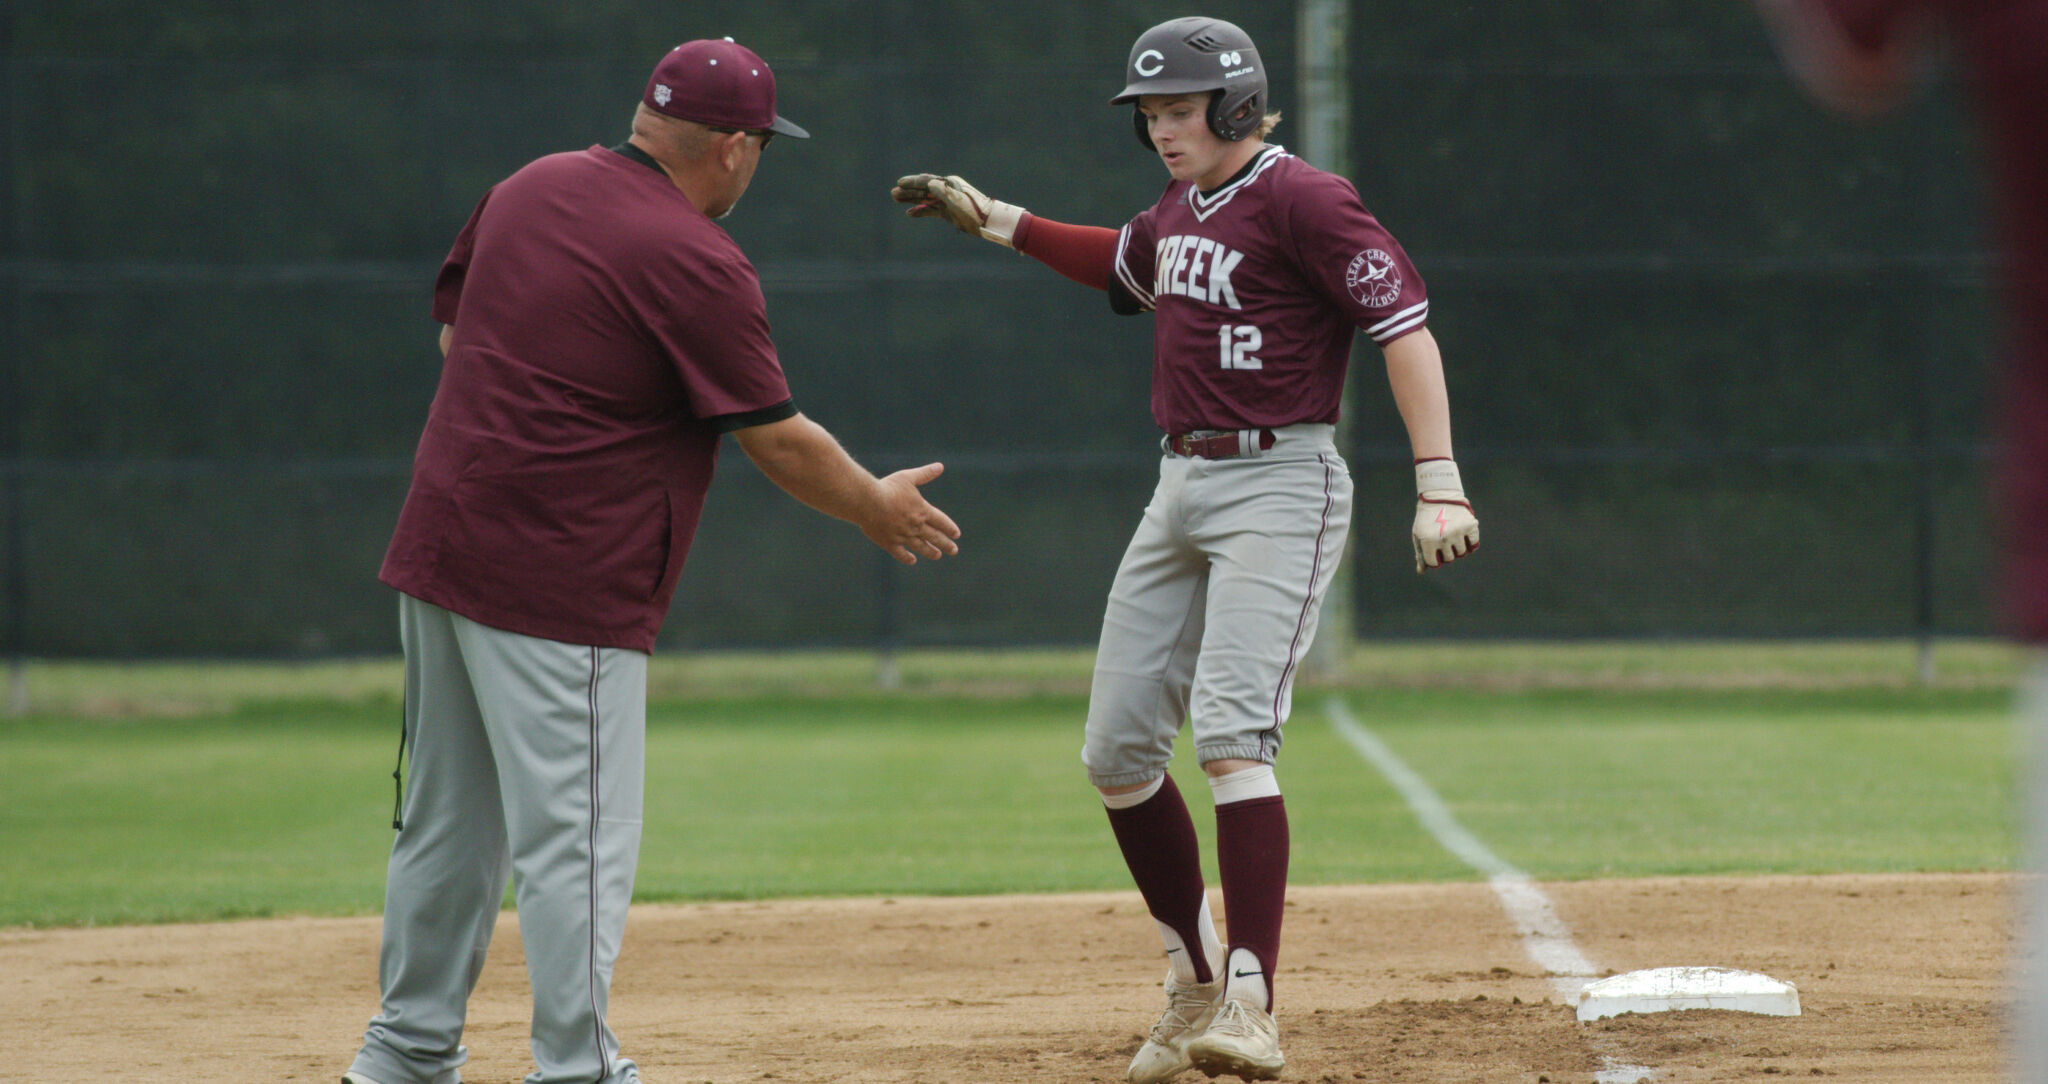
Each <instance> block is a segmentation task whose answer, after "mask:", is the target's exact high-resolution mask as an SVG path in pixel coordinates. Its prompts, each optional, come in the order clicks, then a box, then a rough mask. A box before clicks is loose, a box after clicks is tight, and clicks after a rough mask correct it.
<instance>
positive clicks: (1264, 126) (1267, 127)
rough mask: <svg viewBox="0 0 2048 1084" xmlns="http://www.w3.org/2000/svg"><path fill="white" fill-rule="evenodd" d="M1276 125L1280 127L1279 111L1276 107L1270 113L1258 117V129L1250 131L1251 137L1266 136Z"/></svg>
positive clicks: (1259, 137) (1262, 137)
mask: <svg viewBox="0 0 2048 1084" xmlns="http://www.w3.org/2000/svg"><path fill="white" fill-rule="evenodd" d="M1278 127H1280V111H1279V110H1278V109H1275V110H1273V111H1272V112H1271V113H1268V114H1266V115H1265V116H1263V117H1260V118H1259V127H1258V130H1257V131H1255V132H1253V133H1252V137H1253V138H1255V139H1264V138H1266V137H1267V136H1269V135H1272V134H1273V129H1275V128H1278Z"/></svg>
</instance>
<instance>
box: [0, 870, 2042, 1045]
mask: <svg viewBox="0 0 2048 1084" xmlns="http://www.w3.org/2000/svg"><path fill="white" fill-rule="evenodd" d="M2013 883H2014V881H2013V878H2011V877H2010V876H2006V875H1996V874H1975V875H1926V874H1921V875H1900V876H1889V875H1886V876H1834V877H1756V878H1690V879H1659V880H1637V881H1586V882H1573V883H1566V884H1555V885H1548V886H1545V888H1546V891H1547V892H1548V893H1549V894H1550V896H1551V898H1552V899H1553V900H1554V901H1555V902H1556V904H1557V909H1558V912H1559V914H1560V916H1561V917H1562V918H1563V920H1564V921H1565V922H1566V923H1567V924H1568V925H1569V926H1570V927H1571V930H1572V932H1573V934H1574V936H1575V938H1576V940H1577V942H1578V945H1579V947H1580V948H1581V949H1582V950H1583V951H1584V952H1585V954H1586V955H1587V956H1588V957H1590V958H1591V959H1592V960H1593V961H1594V962H1595V963H1596V964H1597V965H1599V966H1600V967H1602V968H1607V969H1611V970H1612V971H1615V972H1620V971H1629V970H1635V969H1638V968H1646V967H1664V966H1677V965H1717V966H1726V967H1739V968H1744V969H1748V970H1755V971H1762V972H1764V973H1766V974H1769V975H1772V976H1774V977H1776V978H1780V979H1785V980H1787V981H1790V982H1792V983H1794V984H1796V985H1797V986H1798V988H1799V992H1800V998H1801V1001H1802V1002H1803V1005H1804V1009H1805V1012H1804V1014H1803V1015H1801V1016H1799V1017H1794V1018H1775V1017H1762V1016H1752V1015H1747V1014H1739V1013H1729V1012H1698V1011H1695V1012H1683V1013H1662V1014H1656V1015H1650V1016H1626V1017H1617V1018H1614V1019H1612V1020H1607V1021H1601V1022H1598V1023H1594V1024H1583V1025H1582V1024H1579V1023H1577V1022H1576V1020H1575V1019H1574V1016H1573V1013H1572V1011H1571V1009H1570V1008H1568V1007H1566V1006H1564V1005H1563V1004H1561V1003H1560V1002H1559V1001H1558V1000H1557V994H1556V993H1555V991H1554V990H1553V989H1552V987H1551V984H1550V982H1549V981H1548V980H1547V979H1546V978H1544V977H1543V976H1542V975H1541V974H1540V973H1539V972H1538V971H1537V969H1536V967H1535V965H1534V964H1532V963H1531V962H1530V961H1529V958H1528V956H1527V954H1526V953H1525V952H1524V951H1523V950H1522V947H1521V944H1520V942H1519V940H1518V938H1517V935H1516V932H1515V931H1514V930H1513V929H1512V928H1510V927H1509V925H1508V923H1507V921H1506V919H1505V918H1504V917H1503V914H1502V911H1501V908H1500V907H1499V905H1498V904H1497V903H1496V902H1495V899H1494V897H1493V894H1492V892H1491V890H1490V889H1488V888H1487V887H1486V886H1485V885H1479V884H1465V885H1387V886H1366V887H1344V888H1297V889H1296V890H1294V892H1293V893H1292V896H1291V899H1290V901H1289V907H1288V923H1289V925H1288V940H1287V944H1286V949H1285V952H1286V955H1285V956H1284V957H1283V959H1282V961H1281V965H1282V973H1281V975H1280V984H1279V988H1278V991H1277V992H1278V995H1279V998H1280V1003H1279V1009H1280V1023H1281V1029H1282V1032H1281V1034H1282V1040H1283V1046H1284V1048H1285V1050H1286V1052H1287V1055H1288V1067H1287V1071H1286V1074H1285V1079H1288V1080H1295V1081H1308V1082H1323V1084H1338V1082H1350V1081H1368V1082H1370V1081H1427V1082H1431V1084H1451V1082H1461V1081H1472V1082H1481V1081H1484V1082H1488V1084H1494V1082H1516V1084H1545V1082H1557V1084H1563V1082H1566V1081H1574V1082H1576V1081H1591V1080H1593V1079H1594V1074H1595V1073H1596V1072H1599V1071H1600V1070H1603V1069H1609V1068H1611V1067H1613V1066H1615V1065H1639V1066H1644V1067H1647V1068H1650V1069H1654V1070H1656V1073H1657V1077H1656V1079H1657V1080H1658V1081H1674V1082H1675V1081H1719V1080H1762V1079H1785V1078H1788V1077H1799V1078H1816V1077H1817V1078H1839V1079H1845V1080H1855V1081H1897V1082H1901V1084H1904V1082H1909V1081H1910V1082H1913V1084H1923V1082H1925V1081H1930V1080H1941V1081H1946V1082H1971V1081H1982V1082H1987V1084H1988V1082H1991V1081H1996V1080H1998V1079H2000V1075H2001V1064H2002V1063H2001V1057H2000V1048H2001V1044H2002V1042H2003V1040H2002V1028H2003V1022H2002V1017H2003V1012H2004V1006H2005V1004H2006V1000H2007V999H2006V990H2005V976H2004V968H2005V961H2006V958H2007V955H2008V952H2009V940H2010V929H2011V923H2010V921H2009V916H2008V914H2007V911H2008V908H2009V906H2010V902H2009V898H2010V894H2011V889H2012V887H2013ZM1220 904H1221V901H1220V900H1218V901H1217V905H1218V906H1219V908H1220ZM499 929H500V934H499V936H498V938H497V940H496V942H495V943H494V944H493V946H492V949H491V958H490V962H489V964H488V965H487V967H486V968H485V971H484V977H483V981H482V983H481V985H480V987H479V988H478V991H477V996H476V999H475V1002H474V1004H473V1007H472V1010H471V1013H470V1029H469V1036H468V1043H469V1046H470V1050H471V1054H472V1056H471V1060H470V1062H469V1065H468V1066H467V1068H466V1069H465V1070H464V1074H463V1075H464V1079H465V1080H468V1081H472V1082H477V1084H515V1082H517V1081H519V1080H520V1079H521V1078H522V1077H523V1076H524V1074H525V1073H526V1072H528V1071H529V1069H530V1068H531V1066H530V1064H529V1062H528V1056H527V1050H526V1019H527V1011H528V1007H527V1000H526V999H527V989H526V976H525V969H524V967H523V966H522V965H521V963H520V958H519V944H518V926H517V923H516V922H515V921H514V920H513V919H512V917H511V916H510V915H507V916H506V917H505V919H504V920H503V921H502V923H501V924H500V927H499ZM1158 949H1159V946H1158V940H1157V935H1156V934H1155V933H1154V932H1153V930H1152V924H1151V922H1150V920H1149V919H1148V918H1147V917H1146V916H1145V914H1144V911H1143V909H1142V907H1141V906H1140V904H1139V902H1138V900H1137V897H1136V895H1135V894H1133V893H1120V894H1105V895H1070V896H1032V897H1001V898H981V899H924V898H919V899H900V900H823V901H795V902H776V903H724V904H702V905H676V906H648V907H640V908H636V909H635V910H634V913H633V919H632V925H631V927H630V929H629V930H628V932H627V938H626V948H625V955H624V958H623V959H622V960H621V962H620V965H619V969H618V976H617V980H616V985H615V987H614V990H613V997H612V1021H613V1024H614V1026H615V1027H616V1029H617V1030H618V1031H619V1033H620V1035H621V1037H622V1039H623V1040H624V1044H625V1048H626V1052H627V1054H628V1055H629V1056H631V1057H633V1058H635V1059H636V1060H637V1061H638V1062H639V1064H640V1067H641V1070H642V1073H643V1074H644V1076H645V1077H646V1079H647V1080H648V1081H649V1084H699V1082H707V1081H709V1082H717V1084H736V1082H742V1081H745V1082H761V1081H766V1082H773V1084H810V1082H818V1084H823V1082H842V1081H846V1082H853V1081H860V1082H899V1081H900V1082H912V1081H919V1082H921V1081H976V1082H985V1084H1023V1082H1026V1081H1030V1082H1040V1081H1100V1082H1119V1081H1122V1080H1123V1071H1124V1066H1125V1064H1126V1063H1127V1062H1128V1060H1129V1058H1130V1055H1131V1053H1132V1052H1133V1051H1134V1050H1136V1048H1137V1046H1138V1043H1139V1041H1140V1039H1141V1038H1142V1036H1143V1032H1144V1029H1145V1027H1146V1026H1147V1025H1149V1023H1150V1022H1151V1018H1152V1016H1153V1015H1155V1014H1156V1013H1157V1011H1158V1008H1159V1005H1160V1004H1161V998H1160V995H1159V992H1158V987H1157V981H1156V975H1158V974H1160V973H1163V970H1164V968H1163V965H1162V962H1161V959H1160V956H1159V951H1158ZM376 956H377V923H376V920H375V919H284V920H275V921H258V922H241V923H229V924H217V925H195V926H161V927H124V928H115V929H96V930H50V931H34V930H20V929H15V930H6V931H0V1051H4V1053H0V1080H4V1081H17V1080H18V1081H39V1082H40V1081H55V1080H99V1079H111V1078H119V1079H124V1080H153V1081H201V1080H204V1081H213V1082H220V1084H241V1082H250V1084H254V1082H258V1081H262V1082H275V1081H332V1080H334V1079H336V1078H337V1077H338V1076H339V1075H340V1072H341V1070H342V1069H344V1068H345V1067H346V1066H347V1061H348V1058H349V1057H350V1055H351V1054H352V1053H353V1051H354V1048H355V1045H356V1043H357V1042H358V1040H359V1036H360V1033H361V1030H362V1026H363V1024H364V1023H365V1022H366V1020H367V1019H368V1017H369V1015H370V1014H371V1012H372V1011H374V1009H375V1007H376ZM1179 1079H1180V1080H1181V1081H1182V1082H1183V1084H1194V1082H1199V1081H1201V1080H1202V1077H1201V1076H1200V1074H1198V1073H1189V1074H1186V1075H1184V1076H1183V1077H1181V1078H1179Z"/></svg>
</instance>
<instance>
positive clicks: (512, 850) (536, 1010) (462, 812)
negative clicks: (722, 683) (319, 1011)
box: [351, 596, 647, 1084]
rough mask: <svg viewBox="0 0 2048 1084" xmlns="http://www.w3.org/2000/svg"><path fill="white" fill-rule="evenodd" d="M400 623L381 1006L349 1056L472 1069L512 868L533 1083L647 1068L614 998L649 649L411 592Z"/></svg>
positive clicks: (639, 781) (417, 1077)
mask: <svg viewBox="0 0 2048 1084" xmlns="http://www.w3.org/2000/svg"><path fill="white" fill-rule="evenodd" d="M399 624H400V632H401V635H402V638H403V640H404V644H405V726H406V733H407V736H408V740H409V742H410V745H411V749H412V768H411V773H410V775H409V776H408V778H407V782H406V788H405V800H404V812H403V814H402V816H401V818H400V819H401V820H402V821H403V823H404V828H403V829H401V830H400V831H399V832H398V836H397V840H396V842H395V843H394V844H393V845H392V848H391V866H390V872H389V874H388V880H387V882H386V885H385V890H384V941H383V949H382V952H381V954H380V956H379V958H378V972H379V980H380V982H381V984H382V987H383V1010H382V1012H380V1013H379V1014H378V1016H377V1018H376V1019H374V1020H372V1021H371V1022H370V1029H369V1031H368V1033H367V1034H366V1035H365V1036H364V1043H363V1047H362V1050H361V1052H360V1053H358V1054H357V1055H356V1060H355V1063H354V1065H353V1066H352V1067H351V1071H352V1072H356V1073H360V1074H362V1075H364V1076H367V1077H369V1078H371V1079H373V1080H376V1081H378V1082H379V1084H456V1082H457V1081H459V1080H460V1079H461V1066H462V1064H463V1062H464V1061H465V1060H467V1057H468V1054H467V1051H466V1050H465V1048H464V1047H463V1046H462V1045H461V1040H462V1027H463V1021H464V1019H465V1017H466V1014H467V1009H468V1001H469V994H470V991H471V990H472V989H474V988H475V986H476V980H477V975H478V974H479V973H480V972H481V971H482V970H483V964H484V953H485V950H486V949H488V948H489V947H490V943H491V931H492V928H493V924H494V923H495V922H496V920H497V917H498V909H499V906H500V904H501V902H502V901H503V899H504V895H505V882H506V878H507V877H508V876H511V877H513V878H515V879H516V881H517V884H518V889H517V893H516V899H517V901H518V906H519V931H520V936H521V938H522V940H523V941H524V942H525V946H526V970H527V976H528V978H529V979H530V980H531V982H532V986H533V1041H532V1046H533V1058H534V1062H535V1064H536V1065H537V1066H538V1067H539V1071H538V1072H536V1073H534V1074H533V1075H531V1076H529V1077H527V1078H526V1079H527V1082H528V1084H569V1082H581V1084H627V1082H632V1081H638V1080H639V1072H638V1070H637V1069H636V1068H635V1067H634V1064H633V1063H632V1062H631V1061H628V1060H626V1059H624V1058H622V1057H620V1056H619V1050H618V1040H617V1039H616V1038H615V1037H614V1036H613V1035H612V1032H611V1028H610V1027H609V1026H607V1024H606V1023H605V1011H606V1006H607V1003H608V1001H609V998H610V990H611V979H612V965H613V963H614V962H615V961H616V960H617V959H618V955H619V941H620V938H621V936H622V935H623V933H624V932H625V926H626V906H627V904H628V902H630V900H631V898H632V895H633V871H634V866H635V864H636V863H637V862H638V860H639V854H640V809H641V795H642V790H643V783H644V761H645V753H646V728H647V656H646V655H644V654H641V653H640V652H637V651H628V650H622V649H617V648H596V647H588V646H579V645H575V644H565V643H558V642H556V641H552V640H541V639H536V638H534V637H531V636H520V635H517V634H515V633H509V632H505V631H503V630H500V629H493V628H488V627H486V626H483V625H479V624H477V623H476V622H474V621H471V620H469V619H467V618H464V617H461V616H459V615H456V614H453V613H450V612H448V611H447V610H444V609H441V608H440V607H438V606H434V605H431V604H429V603H425V602H421V601H420V600H418V599H415V598H412V597H409V596H400V600H399Z"/></svg>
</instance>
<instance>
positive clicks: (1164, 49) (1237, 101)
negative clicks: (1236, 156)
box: [1109, 15, 1266, 150]
mask: <svg viewBox="0 0 2048 1084" xmlns="http://www.w3.org/2000/svg"><path fill="white" fill-rule="evenodd" d="M1124 67H1125V73H1126V75H1127V76H1128V77H1129V79H1130V82H1129V84H1128V85H1126V86H1125V87H1124V89H1123V93H1121V94H1118V95H1117V96H1116V97H1114V98H1111V99H1110V100H1109V104H1111V105H1122V104H1123V103H1125V102H1135V101H1137V100H1138V99H1139V98H1140V97H1142V96H1144V95H1147V94H1200V93H1202V92H1203V91H1209V92H1211V93H1210V95H1209V130H1210V131H1212V132H1214V133H1216V137H1217V138H1218V139H1222V140H1225V141H1228V142H1231V143H1235V142H1237V141H1238V140H1241V139H1243V138H1244V137H1246V136H1248V135H1250V134H1252V133H1253V132H1256V131H1258V129H1259V121H1260V120H1261V119H1263V118H1264V116H1265V113H1266V66H1265V65H1264V64H1263V63H1260V61H1259V49H1258V46H1255V45H1253V44H1252V37H1251V35H1250V34H1247V33H1245V32H1244V31H1242V30H1239V29H1238V28H1237V26H1236V24H1234V23H1226V22H1224V21H1223V20H1221V19H1208V18H1203V17H1202V16H1199V15H1193V16H1189V17H1187V18H1184V19H1172V20H1169V21H1167V22H1163V23H1160V24H1159V25H1158V26H1155V27H1153V28H1152V29H1150V30H1147V31H1145V32H1144V33H1143V34H1140V35H1138V40H1137V41H1136V42H1135V43H1133V44H1132V45H1131V59H1130V61H1129V63H1127V64H1126V65H1125V66H1124ZM1131 123H1132V125H1133V126H1134V127H1136V128H1137V131H1138V142H1139V143H1142V144H1144V146H1145V149H1146V150H1151V149H1152V137H1151V136H1149V135H1147V134H1146V132H1145V114H1144V113H1143V112H1141V111H1139V110H1137V109H1135V108H1134V109H1132V110H1131Z"/></svg>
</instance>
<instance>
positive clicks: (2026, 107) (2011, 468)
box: [1805, 0, 2048, 642]
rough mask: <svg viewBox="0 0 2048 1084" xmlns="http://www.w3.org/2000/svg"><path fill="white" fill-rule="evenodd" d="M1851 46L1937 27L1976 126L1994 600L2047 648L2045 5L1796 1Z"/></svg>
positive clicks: (2019, 629)
mask: <svg viewBox="0 0 2048 1084" xmlns="http://www.w3.org/2000/svg"><path fill="white" fill-rule="evenodd" d="M1805 2H1806V3H1807V4H1809V5H1810V6H1812V7H1813V8H1815V9H1816V10H1819V11H1822V12H1824V13H1826V14H1827V15H1829V16H1830V17H1832V18H1833V19H1834V20H1835V23H1836V25H1838V26H1839V27H1841V28H1842V31H1843V32H1844V34H1845V36H1846V37H1847V38H1848V39H1849V41H1850V42H1851V43H1853V44H1854V45H1856V46H1858V47H1861V48H1864V49H1873V50H1874V49H1877V48H1880V47H1882V46H1884V45H1886V44H1888V43H1889V42H1890V41H1891V40H1892V39H1893V38H1894V37H1895V36H1896V35H1897V34H1899V33H1900V32H1902V31H1904V30H1906V29H1907V28H1908V27H1909V25H1910V22H1911V20H1913V19H1914V18H1917V17H1919V16H1923V15H1927V14H1934V15H1938V16H1940V17H1941V18H1942V20H1943V22H1944V23H1945V24H1946V25H1947V27H1948V29H1949V31H1950V33H1951V36H1952V37H1953V38H1954V40H1955V43H1956V52H1957V54H1958V56H1959V58H1960V59H1961V60H1962V61H1963V66H1964V68H1965V71H1966V73H1967V74H1966V82H1967V83H1968V84H1969V86H1970V88H1971V92H1972V93H1973V94H1974V95H1975V96H1976V99H1977V104H1978V111H1979V114H1980V115H1981V116H1982V118H1983V122H1984V129H1985V135H1986V139H1985V141H1984V142H1985V149H1986V153H1987V155H1988V159H1989V165H1990V171H1989V173H1990V177H1991V180H1992V184H1993V190H1994V192H1993V194H1994V199H1995V204H1994V207H1993V214H1992V216H1991V221H1992V222H1993V223H1994V239H1995V241H1996V242H1997V243H1998V244H1999V246H2000V248H2001V252H2000V257H2001V259H2002V260H2003V262H2004V264H2005V266H2004V267H2003V268H2002V269H2001V272H2002V274H2001V278H2002V280H2003V283H2004V287H2005V294H2006V305H2005V309H2006V317H2007V322H2008V324H2009V331H2008V335H2009V343H2008V346H2007V348H2006V363H2005V367H2004V373H2003V374H2002V375H2001V378H2000V391H1999V394H1998V398H1997V401H1998V409H1999V411H2000V413H2001V415H2002V417H2001V419H2000V429H1999V435H2000V443H2001V448H2000V452H1999V467H1998V471H1999V485H1998V489H1997V492H1998V503H1999V506H2000V507H1999V512H2000V517H2001V519H2002V520H2003V521H2004V525H2005V531H2004V533H2005V542H2006V545H2005V556H2006V578H2005V586H2004V589H2003V590H2002V591H2001V592H2000V595H2001V596H2002V599H2003V601H2004V604H2005V607H2006V611H2007V618H2008V620H2009V622H2010V625H2011V627H2012V629H2013V631H2014V632H2015V633H2016V634H2017V635H2019V636H2020V637H2021V638H2023V639H2026V640H2032V641H2036V642H2048V0H1805Z"/></svg>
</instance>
